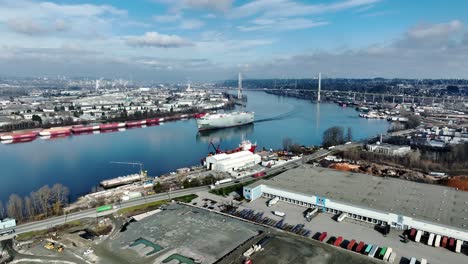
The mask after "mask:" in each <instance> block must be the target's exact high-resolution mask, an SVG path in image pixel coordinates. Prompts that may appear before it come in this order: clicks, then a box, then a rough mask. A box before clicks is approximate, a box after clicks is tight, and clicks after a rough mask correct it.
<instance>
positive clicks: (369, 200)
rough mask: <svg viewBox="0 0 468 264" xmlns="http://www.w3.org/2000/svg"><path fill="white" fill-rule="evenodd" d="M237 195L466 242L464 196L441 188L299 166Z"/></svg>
mask: <svg viewBox="0 0 468 264" xmlns="http://www.w3.org/2000/svg"><path fill="white" fill-rule="evenodd" d="M243 195H244V197H245V198H246V199H247V200H251V201H252V200H255V199H258V198H260V197H265V198H267V199H269V198H272V197H279V199H280V201H282V202H286V203H291V204H295V205H298V206H304V207H317V208H319V209H320V210H322V211H323V212H328V213H332V214H342V213H346V214H347V217H348V218H352V219H355V220H358V221H363V222H368V223H374V224H386V225H390V226H391V227H393V228H397V229H399V230H406V229H411V228H415V229H417V230H420V231H422V232H425V233H427V234H428V235H429V234H434V235H440V236H447V237H449V238H455V239H458V240H461V241H468V221H467V220H466V219H467V218H468V211H467V203H468V192H463V191H457V190H456V189H454V188H449V187H445V186H440V185H431V184H423V183H417V182H410V181H405V180H400V179H395V178H382V177H375V176H371V175H366V174H360V173H351V172H342V171H337V170H331V169H325V168H315V167H313V166H311V165H305V164H304V165H302V166H301V167H299V168H296V169H292V170H288V171H286V172H284V173H282V174H280V175H278V176H276V177H274V178H273V179H270V180H260V181H257V182H255V183H253V184H251V185H249V186H246V187H244V190H243Z"/></svg>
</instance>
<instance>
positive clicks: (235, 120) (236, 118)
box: [197, 112, 254, 130]
mask: <svg viewBox="0 0 468 264" xmlns="http://www.w3.org/2000/svg"><path fill="white" fill-rule="evenodd" d="M253 122H254V112H232V113H227V114H207V115H205V116H203V117H201V118H199V119H197V126H198V130H209V129H220V128H226V127H235V126H243V125H247V124H251V123H253Z"/></svg>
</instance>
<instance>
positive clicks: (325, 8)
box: [230, 0, 381, 18]
mask: <svg viewBox="0 0 468 264" xmlns="http://www.w3.org/2000/svg"><path fill="white" fill-rule="evenodd" d="M380 1H381V0H342V1H340V2H335V3H330V4H302V3H298V2H296V1H293V0H255V1H252V2H249V3H247V4H244V5H242V6H240V7H236V8H234V9H233V10H232V12H231V14H230V17H233V18H240V17H249V16H253V15H263V16H267V17H291V16H304V15H311V14H320V13H326V12H335V11H340V10H345V9H350V8H355V7H364V6H368V5H372V4H375V3H377V2H380Z"/></svg>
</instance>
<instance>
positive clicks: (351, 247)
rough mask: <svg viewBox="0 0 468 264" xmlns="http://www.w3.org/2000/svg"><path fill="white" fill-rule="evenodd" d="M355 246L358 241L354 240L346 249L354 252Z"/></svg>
mask: <svg viewBox="0 0 468 264" xmlns="http://www.w3.org/2000/svg"><path fill="white" fill-rule="evenodd" d="M355 244H356V240H354V239H353V240H351V241H349V243H348V246H347V247H346V248H347V249H348V250H352V249H353V247H354V245H355Z"/></svg>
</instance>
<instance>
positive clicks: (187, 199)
mask: <svg viewBox="0 0 468 264" xmlns="http://www.w3.org/2000/svg"><path fill="white" fill-rule="evenodd" d="M197 197H198V195H196V194H189V195H185V196H181V197H176V198H174V201H177V202H183V203H190V202H191V201H192V200H193V199H195V198H197Z"/></svg>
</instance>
